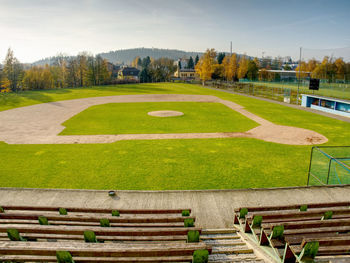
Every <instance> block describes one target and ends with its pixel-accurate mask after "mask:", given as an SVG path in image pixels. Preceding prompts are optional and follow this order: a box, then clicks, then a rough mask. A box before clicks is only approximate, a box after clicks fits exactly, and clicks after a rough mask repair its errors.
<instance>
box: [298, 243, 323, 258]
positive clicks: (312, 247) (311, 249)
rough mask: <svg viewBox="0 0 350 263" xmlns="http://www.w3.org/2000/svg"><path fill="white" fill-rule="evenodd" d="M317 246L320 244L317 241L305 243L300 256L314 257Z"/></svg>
mask: <svg viewBox="0 0 350 263" xmlns="http://www.w3.org/2000/svg"><path fill="white" fill-rule="evenodd" d="M319 246H320V244H319V243H318V241H315V242H308V243H306V245H305V247H304V252H303V255H302V257H303V258H304V257H305V258H311V259H313V258H315V257H316V255H317V252H318V248H319Z"/></svg>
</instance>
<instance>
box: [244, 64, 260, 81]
mask: <svg viewBox="0 0 350 263" xmlns="http://www.w3.org/2000/svg"><path fill="white" fill-rule="evenodd" d="M258 63H259V62H258V60H257V59H254V60H249V62H248V71H247V77H248V79H250V80H256V79H257V78H258V73H259V66H258V65H259V64H258Z"/></svg>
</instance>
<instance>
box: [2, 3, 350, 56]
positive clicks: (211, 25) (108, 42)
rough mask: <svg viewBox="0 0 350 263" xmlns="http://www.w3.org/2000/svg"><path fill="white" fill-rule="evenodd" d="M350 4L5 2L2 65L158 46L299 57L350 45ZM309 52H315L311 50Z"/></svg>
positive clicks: (3, 7) (3, 4)
mask: <svg viewBox="0 0 350 263" xmlns="http://www.w3.org/2000/svg"><path fill="white" fill-rule="evenodd" d="M349 12H350V0H300V1H299V0H288V1H285V0H280V1H275V0H241V1H236V0H175V1H171V0H122V1H119V0H60V1H57V0H0V61H2V60H3V59H4V57H5V54H6V51H7V49H8V48H9V47H11V48H12V49H13V50H14V52H15V55H16V56H17V57H18V58H19V59H20V61H21V62H33V61H35V60H38V59H40V58H43V57H48V56H54V55H56V54H57V53H59V52H63V53H66V54H69V55H76V54H77V53H78V52H79V51H90V52H92V53H94V54H96V53H99V52H105V51H110V50H117V49H127V48H136V47H157V48H170V49H181V50H186V51H204V50H205V49H206V48H209V47H212V48H215V49H217V50H219V51H229V49H230V41H232V42H233V50H234V52H237V53H246V54H248V55H251V56H259V57H261V56H262V53H263V52H264V53H265V56H268V55H270V56H277V55H281V56H287V55H291V56H293V57H297V56H298V52H299V47H300V46H303V47H305V48H311V49H324V48H328V49H333V48H339V47H346V46H350V34H349V33H350V29H349V28H350V16H349ZM306 51H307V50H306Z"/></svg>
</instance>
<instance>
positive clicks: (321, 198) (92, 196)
mask: <svg viewBox="0 0 350 263" xmlns="http://www.w3.org/2000/svg"><path fill="white" fill-rule="evenodd" d="M341 201H350V185H349V186H333V187H331V186H326V187H294V188H273V189H239V190H205V191H118V194H117V197H114V198H111V197H109V196H108V193H107V191H94V190H59V189H56V190H55V189H53V190H49V189H23V188H0V206H1V205H35V206H46V205H53V206H62V207H73V206H77V207H92V208H111V209H112V208H113V209H121V208H124V209H131V208H133V209H166V208H168V209H171V208H174V209H175V208H191V209H192V211H193V214H194V215H195V216H196V217H197V221H196V225H197V226H199V227H202V228H229V227H232V226H233V209H234V208H238V207H244V206H269V205H270V206H272V205H288V204H302V203H321V202H341Z"/></svg>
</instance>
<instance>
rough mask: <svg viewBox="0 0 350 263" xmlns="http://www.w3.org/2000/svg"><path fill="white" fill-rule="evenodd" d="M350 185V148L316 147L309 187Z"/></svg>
mask: <svg viewBox="0 0 350 263" xmlns="http://www.w3.org/2000/svg"><path fill="white" fill-rule="evenodd" d="M338 184H350V146H314V147H312V150H311V157H310V166H309V174H308V185H338Z"/></svg>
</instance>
